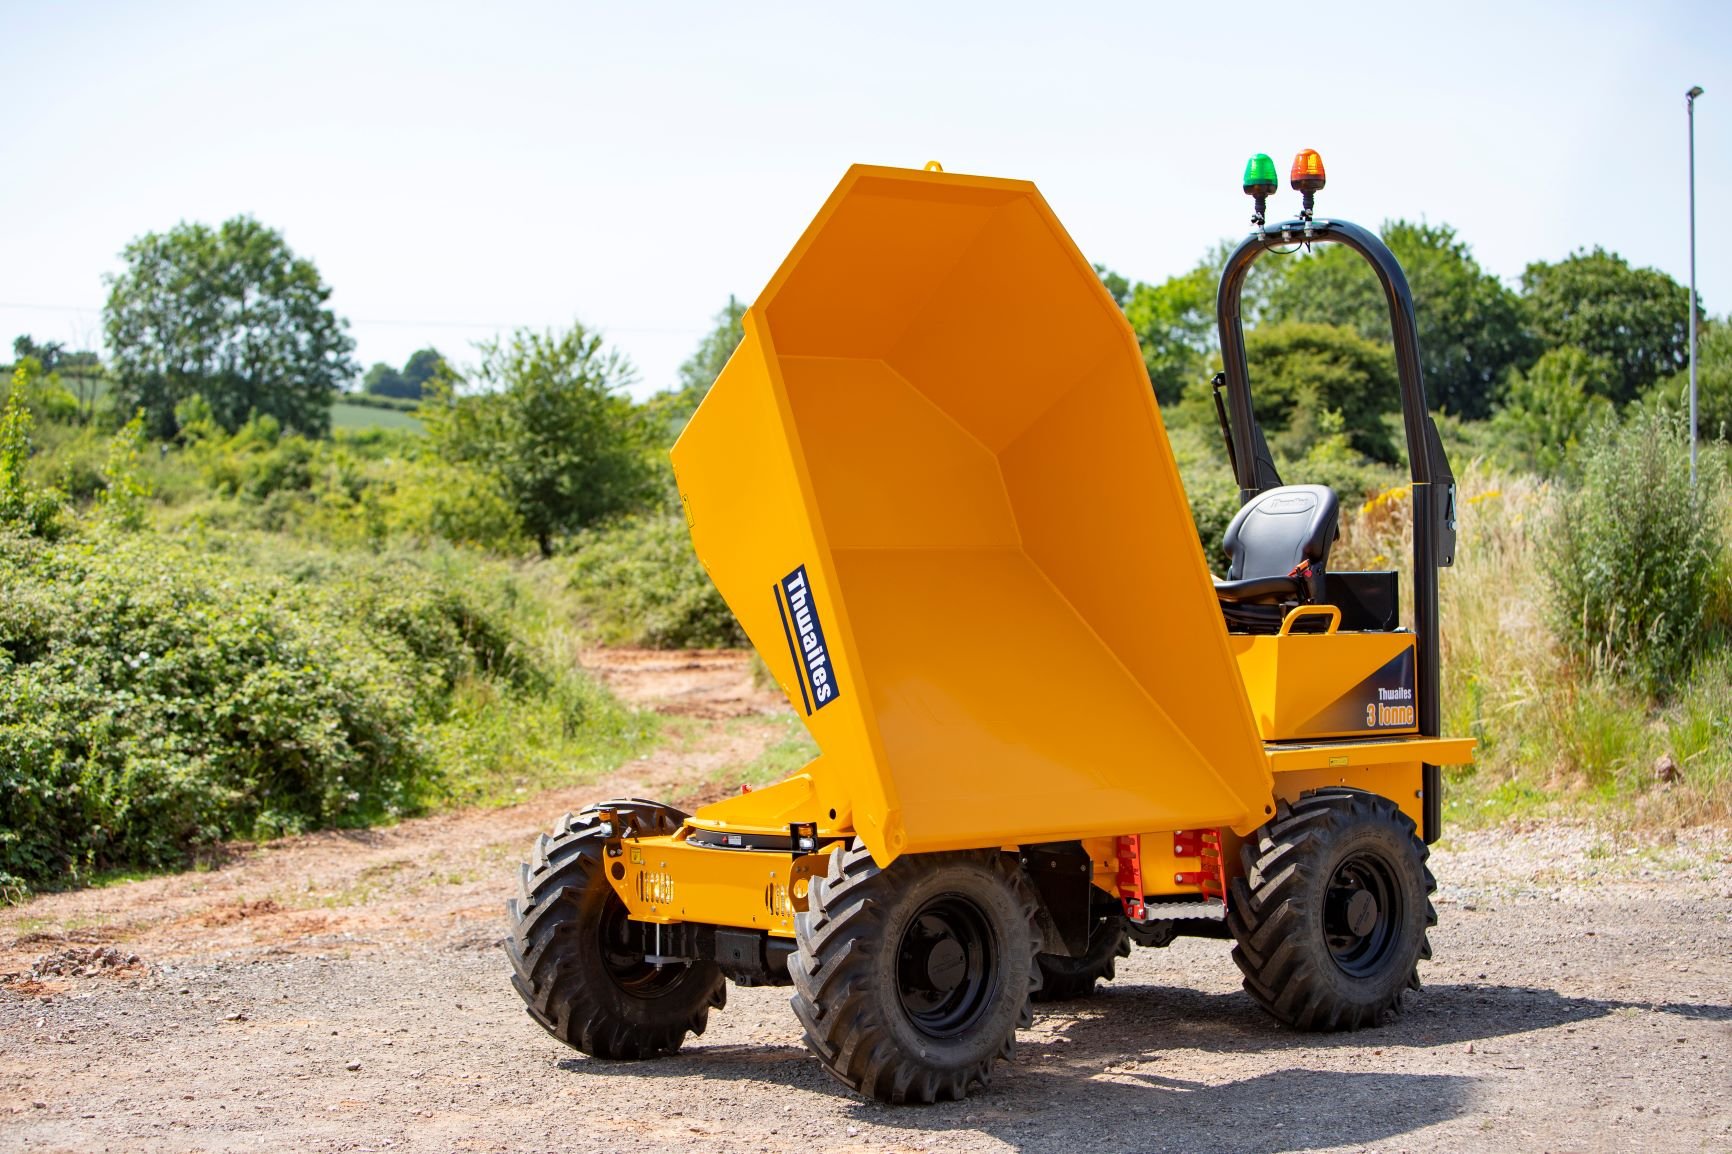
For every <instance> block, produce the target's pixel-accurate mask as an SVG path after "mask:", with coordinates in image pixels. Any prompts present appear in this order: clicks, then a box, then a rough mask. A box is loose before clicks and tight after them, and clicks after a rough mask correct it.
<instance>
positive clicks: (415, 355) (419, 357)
mask: <svg viewBox="0 0 1732 1154" xmlns="http://www.w3.org/2000/svg"><path fill="white" fill-rule="evenodd" d="M444 364H445V358H444V357H443V356H442V355H441V354H440V352H439V350H438V349H435V348H425V349H416V350H415V351H414V352H412V353H410V354H409V359H408V361H406V362H405V363H404V365H403V384H404V385H405V386H406V387H407V388H409V389H410V390H412V391H411V392H409V393H407V394H405V395H407V396H411V397H414V398H415V399H417V400H419V399H420V398H421V395H422V392H423V391H424V390H425V389H426V387H427V382H428V381H430V380H432V379H433V376H434V374H436V373H438V372H439V371H440V368H441V367H442V366H443V365H444Z"/></svg>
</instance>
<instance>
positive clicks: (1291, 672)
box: [1228, 633, 1419, 741]
mask: <svg viewBox="0 0 1732 1154" xmlns="http://www.w3.org/2000/svg"><path fill="white" fill-rule="evenodd" d="M1228 640H1229V644H1230V645H1231V647H1232V649H1233V655H1234V657H1235V658H1236V659H1237V661H1238V663H1239V672H1240V673H1241V674H1242V675H1243V676H1244V678H1245V691H1246V693H1247V694H1248V695H1249V696H1250V700H1251V709H1252V712H1253V713H1254V714H1255V715H1256V718H1257V728H1258V732H1259V733H1261V734H1262V736H1263V738H1264V740H1266V741H1283V740H1293V739H1314V738H1328V737H1366V736H1375V735H1380V734H1393V733H1415V732H1418V729H1419V718H1418V710H1417V705H1418V702H1417V699H1416V697H1415V695H1414V693H1413V690H1414V688H1415V686H1416V682H1415V681H1414V676H1415V673H1414V664H1415V663H1414V659H1413V653H1414V648H1413V634H1411V633H1327V634H1325V633H1289V634H1283V635H1281V636H1275V635H1273V634H1255V635H1253V634H1242V633H1235V634H1233V635H1232V636H1231V637H1230V638H1229V639H1228ZM1397 667H1400V668H1402V669H1403V671H1404V678H1396V677H1395V676H1394V675H1393V674H1389V673H1384V671H1389V670H1393V669H1395V668H1397ZM1380 674H1382V675H1381V676H1380ZM1398 682H1400V683H1401V684H1404V685H1405V687H1406V691H1407V692H1406V695H1405V696H1402V695H1400V694H1380V693H1379V692H1378V688H1379V685H1380V684H1381V685H1391V686H1392V685H1395V684H1397V683H1398Z"/></svg>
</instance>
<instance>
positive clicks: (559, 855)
mask: <svg viewBox="0 0 1732 1154" xmlns="http://www.w3.org/2000/svg"><path fill="white" fill-rule="evenodd" d="M608 805H609V807H610V808H613V809H614V810H616V811H625V810H631V811H632V813H633V816H634V817H635V818H636V820H637V822H638V828H640V829H642V830H643V831H644V832H646V833H647V832H657V833H668V832H672V831H673V830H675V829H678V828H679V823H680V818H681V815H680V814H679V812H678V811H677V810H673V809H669V808H668V807H665V806H658V805H655V804H654V803H651V802H639V801H630V802H610V803H608ZM605 845H606V838H605V837H604V836H603V831H602V829H601V827H600V820H599V817H598V816H597V813H596V811H595V809H587V810H584V811H583V812H582V813H580V814H578V815H576V816H575V817H574V816H572V815H571V814H566V815H565V816H564V817H563V818H561V819H560V821H559V824H558V825H557V826H556V827H555V828H554V831H553V836H552V837H548V836H546V835H543V836H542V837H541V838H539V839H537V841H536V845H535V855H534V858H533V860H531V861H529V862H527V863H525V864H524V866H523V868H522V871H521V876H520V886H519V893H518V896H517V897H516V898H514V899H513V900H512V901H510V902H509V903H507V907H506V908H507V911H508V913H509V914H510V917H511V935H510V936H509V937H508V938H506V941H505V952H506V954H507V956H509V957H510V959H511V968H512V975H511V984H512V985H513V986H514V987H516V989H517V992H518V993H519V994H520V995H521V996H522V997H523V1001H524V1004H525V1005H526V1006H527V1007H528V1008H529V1016H530V1017H532V1018H534V1019H535V1020H536V1021H537V1022H538V1023H540V1025H541V1027H542V1028H543V1029H545V1030H546V1031H547V1032H548V1033H550V1034H552V1035H553V1036H554V1037H556V1038H558V1039H559V1040H560V1041H562V1042H564V1043H565V1044H566V1045H568V1046H572V1047H575V1048H576V1049H579V1050H582V1051H583V1052H584V1053H586V1054H592V1055H594V1056H596V1057H598V1058H656V1057H661V1056H662V1055H665V1054H671V1053H673V1052H674V1051H675V1050H678V1049H679V1048H680V1046H681V1044H683V1043H684V1041H685V1038H686V1035H687V1034H688V1033H692V1034H701V1033H703V1032H704V1027H705V1026H706V1025H708V1023H709V1015H710V1010H711V1009H719V1008H721V1007H722V1006H723V1005H724V1004H726V1001H727V983H726V982H725V981H724V980H723V978H722V974H721V971H720V970H719V969H717V968H716V964H715V963H714V962H683V963H682V962H673V963H666V964H662V965H656V964H654V963H651V962H648V961H646V960H645V959H644V954H643V951H642V949H641V948H639V947H637V946H636V945H635V944H634V943H635V942H636V940H637V939H636V937H635V935H633V934H632V933H631V932H630V930H631V927H630V925H629V919H628V918H627V917H626V908H625V904H624V903H623V902H621V901H620V900H619V897H618V895H616V894H615V893H614V892H613V887H612V886H611V885H609V884H608V882H607V879H606V878H605V877H604V876H603V875H602V869H603V868H604V867H603V852H604V847H605Z"/></svg>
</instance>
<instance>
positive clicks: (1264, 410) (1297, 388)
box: [1197, 321, 1401, 461]
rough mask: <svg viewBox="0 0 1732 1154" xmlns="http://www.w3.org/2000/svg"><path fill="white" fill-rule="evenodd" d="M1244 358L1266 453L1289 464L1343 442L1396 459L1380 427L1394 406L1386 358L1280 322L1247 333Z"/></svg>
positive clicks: (1318, 329)
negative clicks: (1323, 445) (1319, 446)
mask: <svg viewBox="0 0 1732 1154" xmlns="http://www.w3.org/2000/svg"><path fill="white" fill-rule="evenodd" d="M1245 352H1246V357H1247V359H1248V360H1249V362H1250V370H1251V400H1252V404H1253V406H1254V407H1255V408H1256V411H1257V420H1258V423H1259V424H1261V425H1262V426H1263V428H1264V430H1265V431H1266V432H1268V433H1269V434H1271V441H1272V442H1273V447H1274V448H1276V449H1277V450H1279V451H1280V452H1282V453H1283V454H1285V455H1286V456H1288V457H1292V458H1297V457H1302V456H1304V455H1305V454H1306V453H1307V452H1308V451H1309V450H1310V449H1311V447H1312V445H1313V444H1314V443H1315V442H1317V441H1319V440H1322V439H1324V438H1327V437H1331V436H1336V435H1345V437H1346V439H1347V444H1349V445H1351V446H1352V448H1353V449H1354V450H1355V451H1357V452H1359V453H1363V454H1364V455H1365V456H1367V457H1370V458H1372V459H1373V460H1376V461H1395V460H1397V459H1398V454H1397V451H1396V447H1395V443H1394V442H1393V441H1392V440H1391V438H1390V435H1389V430H1388V428H1387V427H1386V426H1385V424H1384V421H1383V416H1384V414H1385V413H1391V412H1394V411H1396V410H1397V409H1399V408H1400V406H1401V396H1400V392H1399V390H1398V389H1397V387H1396V383H1395V366H1394V364H1393V363H1392V362H1391V360H1390V358H1389V356H1388V355H1387V352H1388V350H1386V349H1385V348H1383V347H1382V346H1380V345H1377V344H1374V343H1372V342H1371V341H1368V340H1366V339H1365V338H1364V337H1362V336H1360V335H1359V334H1357V333H1355V332H1354V331H1353V330H1352V329H1349V328H1344V327H1341V326H1338V325H1317V324H1302V323H1300V322H1297V321H1286V322H1283V323H1280V324H1273V325H1263V326H1261V327H1259V328H1256V329H1253V330H1252V331H1251V332H1250V333H1248V334H1247V335H1246V338H1245ZM1197 387H1198V388H1199V389H1200V388H1205V387H1206V386H1204V385H1201V384H1199V385H1198V386H1197Z"/></svg>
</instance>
